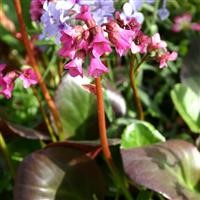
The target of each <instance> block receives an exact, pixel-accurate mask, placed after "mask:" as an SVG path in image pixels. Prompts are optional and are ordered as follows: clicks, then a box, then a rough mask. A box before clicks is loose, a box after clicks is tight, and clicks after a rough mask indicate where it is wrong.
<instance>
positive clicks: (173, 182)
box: [121, 140, 200, 200]
mask: <svg viewBox="0 0 200 200" xmlns="http://www.w3.org/2000/svg"><path fill="white" fill-rule="evenodd" d="M121 156H122V160H123V166H124V170H125V172H126V174H127V175H128V176H129V178H130V179H131V180H132V182H133V183H134V184H138V185H142V186H145V187H147V188H149V189H151V190H153V191H156V192H158V193H160V194H162V195H163V196H164V197H165V198H167V199H170V200H198V199H200V192H199V187H200V185H199V183H200V153H199V151H198V150H197V148H196V147H195V146H193V145H192V144H190V143H188V142H185V141H181V140H171V141H167V142H165V143H160V144H154V145H151V146H148V147H145V148H132V149H121Z"/></svg>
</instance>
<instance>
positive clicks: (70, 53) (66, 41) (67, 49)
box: [58, 30, 76, 58]
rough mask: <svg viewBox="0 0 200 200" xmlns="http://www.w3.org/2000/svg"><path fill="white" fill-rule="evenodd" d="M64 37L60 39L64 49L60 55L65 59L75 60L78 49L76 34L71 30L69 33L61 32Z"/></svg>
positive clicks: (60, 51)
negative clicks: (76, 46)
mask: <svg viewBox="0 0 200 200" xmlns="http://www.w3.org/2000/svg"><path fill="white" fill-rule="evenodd" d="M61 34H62V36H61V38H60V40H61V43H62V47H61V49H60V50H59V52H58V54H59V55H60V56H62V57H64V58H66V57H68V58H73V57H74V55H75V53H76V48H75V39H76V34H75V33H74V32H73V31H71V30H69V31H62V32H61Z"/></svg>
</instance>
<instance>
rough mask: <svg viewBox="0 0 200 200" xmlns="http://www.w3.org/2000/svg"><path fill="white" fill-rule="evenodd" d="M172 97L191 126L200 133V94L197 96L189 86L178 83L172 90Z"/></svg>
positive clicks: (178, 109)
mask: <svg viewBox="0 0 200 200" xmlns="http://www.w3.org/2000/svg"><path fill="white" fill-rule="evenodd" d="M171 97H172V100H173V103H174V105H175V107H176V109H177V111H178V112H179V114H180V115H181V117H182V118H183V119H184V120H185V122H186V123H187V125H188V126H189V128H190V129H191V130H192V131H193V132H195V133H200V96H197V95H196V94H195V93H194V92H193V91H192V90H191V89H190V88H189V87H186V86H185V85H183V84H176V85H175V87H174V88H173V90H172V91H171Z"/></svg>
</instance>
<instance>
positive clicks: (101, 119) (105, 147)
mask: <svg viewBox="0 0 200 200" xmlns="http://www.w3.org/2000/svg"><path fill="white" fill-rule="evenodd" d="M95 83H96V95H97V109H98V123H99V133H100V140H101V145H102V151H103V154H104V156H105V158H106V160H107V162H108V163H112V157H111V153H110V149H109V144H108V139H107V134H106V120H105V111H104V99H103V91H102V86H101V79H100V78H96V79H95Z"/></svg>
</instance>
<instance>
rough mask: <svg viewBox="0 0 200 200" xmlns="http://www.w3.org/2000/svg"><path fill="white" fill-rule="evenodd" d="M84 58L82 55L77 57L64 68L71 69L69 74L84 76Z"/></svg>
mask: <svg viewBox="0 0 200 200" xmlns="http://www.w3.org/2000/svg"><path fill="white" fill-rule="evenodd" d="M82 64H83V59H82V58H80V57H75V58H74V59H73V60H71V61H70V62H69V63H67V64H66V65H65V66H64V68H65V69H68V70H69V74H70V75H71V76H72V77H75V76H82V77H83V69H82Z"/></svg>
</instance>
